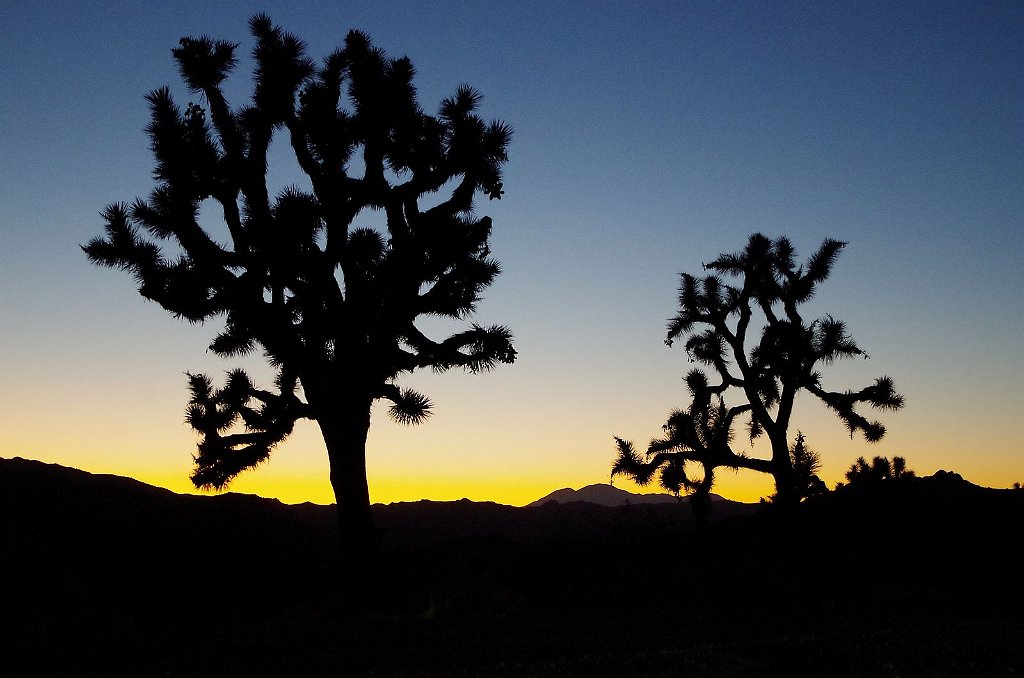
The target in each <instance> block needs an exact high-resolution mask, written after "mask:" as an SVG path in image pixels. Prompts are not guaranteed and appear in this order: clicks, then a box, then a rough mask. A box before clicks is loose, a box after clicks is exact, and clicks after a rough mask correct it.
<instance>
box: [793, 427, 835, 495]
mask: <svg viewBox="0 0 1024 678" xmlns="http://www.w3.org/2000/svg"><path fill="white" fill-rule="evenodd" d="M806 441H807V439H806V437H805V436H804V434H803V433H802V432H800V431H797V432H796V440H795V441H793V446H792V447H791V448H790V449H789V459H790V462H791V463H792V464H793V480H794V483H795V485H796V491H797V495H798V496H799V497H800V498H801V499H807V498H808V497H813V496H816V495H819V494H822V493H824V492H827V491H828V487H827V486H826V485H825V483H824V481H822V479H821V478H819V477H818V471H820V470H821V456H820V455H819V454H818V453H817V452H815V451H814V450H812V449H811V448H809V447H807V443H806Z"/></svg>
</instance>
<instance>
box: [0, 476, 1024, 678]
mask: <svg viewBox="0 0 1024 678" xmlns="http://www.w3.org/2000/svg"><path fill="white" fill-rule="evenodd" d="M715 506H716V507H720V506H721V507H723V508H721V509H716V511H715V517H716V520H715V521H712V522H711V523H710V524H709V525H708V528H707V529H706V530H705V531H704V533H703V535H702V537H701V538H700V539H699V540H695V539H694V538H693V536H692V534H693V533H692V525H693V523H692V521H688V520H684V519H685V518H687V517H688V516H689V512H687V511H679V507H678V506H674V505H673V504H662V505H657V504H651V505H639V504H637V505H631V506H618V507H604V506H596V505H592V504H585V503H573V504H549V505H544V506H536V507H531V508H514V507H510V506H501V505H498V504H491V503H475V502H469V501H456V502H411V503H404V504H393V505H389V506H381V505H375V506H373V507H372V510H373V512H374V516H375V520H376V523H377V525H378V526H379V528H380V529H381V530H382V539H381V544H380V549H381V552H382V555H383V557H382V558H380V560H379V568H378V569H375V570H374V571H373V572H371V573H369V575H368V576H367V578H366V579H365V580H364V582H363V583H364V585H365V586H367V588H369V589H370V590H371V591H372V592H373V598H374V602H375V614H373V615H371V616H369V617H364V618H361V619H351V618H347V617H346V616H344V615H342V614H339V613H338V601H337V598H336V597H335V596H334V595H333V594H331V593H330V590H331V587H330V586H329V583H330V582H331V581H332V580H333V578H334V577H335V576H336V570H337V569H338V567H339V563H340V562H342V560H343V558H344V557H345V554H344V553H343V552H342V550H341V549H340V548H339V544H338V542H337V539H336V538H335V534H336V528H335V517H334V513H333V510H332V509H331V508H330V507H327V506H315V505H310V504H303V505H297V506H287V505H283V504H281V503H280V502H277V501H275V500H268V499H261V498H259V497H252V496H244V495H235V494H225V495H222V496H216V497H197V496H180V495H175V494H172V493H171V492H168V491H166V490H160V489H158V488H153V487H149V486H146V485H143V484H142V483H139V482H136V481H132V480H130V479H126V478H117V477H112V476H97V475H90V474H87V473H82V472H80V471H75V470H73V469H67V468H61V467H58V466H53V465H46V464H41V463H38V462H27V461H24V460H4V459H0V540H2V542H0V543H3V545H4V549H5V551H4V558H2V559H0V600H3V602H4V604H3V605H0V634H2V637H3V638H4V640H5V645H4V651H5V655H4V664H3V670H2V671H0V673H3V674H4V676H11V678H15V677H19V676H26V677H27V676H40V675H105V676H108V675H109V676H116V675H125V676H129V675H130V676H168V675H170V676H193V675H218V676H231V675H238V676H252V675H344V676H353V677H358V676H377V677H380V676H405V677H411V676H442V675H443V676H509V677H510V678H511V677H515V678H518V677H519V676H588V677H589V676H624V675H631V676H632V675H636V676H650V677H656V676H678V675H687V676H690V675H692V676H697V677H700V676H703V677H722V678H724V677H727V676H741V675H787V676H814V675H823V674H825V675H829V676H851V677H853V676H891V675H900V676H905V677H907V676H929V677H930V676H937V675H945V676H985V677H986V678H987V677H988V676H1008V675H1012V673H1013V671H1017V672H1019V670H1020V667H1021V666H1024V646H1022V645H1021V644H1020V642H1019V639H1020V637H1021V633H1022V630H1024V600H1022V597H1024V590H1022V589H1021V588H1020V586H1019V577H1020V575H1019V569H1020V568H1019V563H1020V562H1021V559H1022V558H1024V542H1022V541H1021V540H1020V539H1019V534H1018V533H1019V526H1020V524H1021V521H1022V520H1024V496H1022V494H1021V493H1020V492H1018V491H1013V490H1009V489H1005V490H993V489H987V488H981V487H977V486H975V485H972V484H971V483H969V482H967V481H965V480H964V479H963V478H961V477H959V476H958V475H956V474H955V473H947V472H940V473H937V474H935V475H934V476H929V477H924V478H914V479H908V480H905V481H901V482H882V483H878V484H877V485H876V486H875V488H874V489H873V490H871V491H868V492H850V491H844V492H830V493H827V494H825V495H821V496H818V497H815V498H814V499H813V500H809V501H806V502H802V503H801V504H799V505H798V506H796V507H795V508H794V511H793V512H791V513H790V514H788V515H786V516H785V519H781V516H780V515H779V514H778V513H777V512H774V511H763V512H759V511H758V507H757V506H756V505H740V506H735V505H731V503H725V504H723V502H718V501H716V502H715ZM681 519H682V520H681Z"/></svg>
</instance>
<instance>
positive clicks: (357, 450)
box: [320, 398, 374, 561]
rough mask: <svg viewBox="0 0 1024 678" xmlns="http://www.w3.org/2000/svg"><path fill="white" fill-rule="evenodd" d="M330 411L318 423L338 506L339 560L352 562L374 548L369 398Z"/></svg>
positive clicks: (358, 399) (370, 402)
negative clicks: (368, 461)
mask: <svg viewBox="0 0 1024 678" xmlns="http://www.w3.org/2000/svg"><path fill="white" fill-rule="evenodd" d="M352 400H356V401H357V402H347V403H343V404H340V405H339V406H338V407H336V408H332V409H333V412H334V416H333V417H330V418H326V417H325V418H324V419H321V420H320V431H321V433H322V434H323V437H324V443H325V444H326V446H327V457H328V459H329V460H330V464H331V486H332V487H333V488H334V498H335V501H336V502H337V507H338V526H339V528H340V530H341V538H342V547H343V549H344V553H343V554H342V557H343V558H344V559H345V560H346V561H352V560H355V559H358V558H362V557H366V556H367V555H369V550H370V549H372V548H373V546H374V534H373V519H372V517H371V515H370V493H369V489H368V486H367V483H366V435H367V433H368V432H369V429H370V406H371V404H372V400H371V399H370V398H357V399H352Z"/></svg>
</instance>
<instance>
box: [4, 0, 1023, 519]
mask: <svg viewBox="0 0 1024 678" xmlns="http://www.w3.org/2000/svg"><path fill="white" fill-rule="evenodd" d="M258 11H267V12H268V13H270V15H271V17H272V18H273V19H274V20H275V22H277V23H278V24H280V25H281V26H282V27H283V28H285V29H286V30H289V31H291V32H293V33H295V34H297V35H298V36H300V37H301V38H303V39H304V40H306V42H307V43H308V45H309V51H310V53H311V55H313V56H314V57H316V58H320V57H323V56H326V55H327V54H328V53H329V52H330V51H331V50H332V49H333V48H334V47H335V46H337V45H339V44H340V43H341V41H342V39H343V38H344V35H345V33H346V32H347V31H348V30H349V29H351V28H358V29H361V30H364V31H366V32H368V33H369V34H370V36H371V37H372V38H373V40H374V42H375V43H376V44H377V45H378V46H380V47H382V48H384V49H385V50H387V51H388V52H389V53H390V54H391V55H393V56H399V55H402V54H407V55H408V56H409V57H410V58H411V59H412V62H413V64H414V65H415V66H416V68H417V71H418V81H417V82H418V87H419V92H420V101H421V104H422V105H423V107H424V108H425V109H427V110H428V111H433V110H436V107H437V105H438V103H439V102H440V100H441V99H442V98H443V97H444V96H447V95H449V94H451V93H452V92H453V91H454V90H455V88H456V86H458V85H459V84H460V83H463V82H467V83H470V84H472V85H473V86H474V87H476V88H478V89H479V90H481V91H482V92H483V94H484V96H485V101H484V107H483V113H484V116H485V117H488V118H501V119H503V120H505V121H507V122H508V123H510V124H511V125H512V126H513V127H514V128H515V130H516V135H515V138H514V140H513V144H512V147H511V161H510V163H509V165H508V167H507V172H506V177H505V190H506V194H505V198H504V199H503V200H502V201H501V202H500V203H499V202H498V201H492V202H487V201H484V202H482V203H480V208H481V210H480V211H481V212H482V213H486V214H490V215H491V216H492V217H493V219H494V223H495V232H494V238H493V243H492V251H493V252H494V254H495V256H496V257H497V258H498V259H499V260H500V261H501V262H502V264H503V266H504V273H503V274H502V275H501V276H500V277H499V279H498V281H497V282H496V283H495V284H494V285H493V287H492V288H490V290H489V291H488V293H487V294H486V299H485V301H484V302H483V303H482V304H481V305H480V312H479V314H478V316H477V320H478V321H480V322H482V323H492V322H500V323H504V324H507V325H509V326H511V328H512V329H513V331H514V333H515V336H516V344H517V348H518V350H519V355H520V357H519V360H518V361H517V362H516V364H515V365H513V366H511V367H508V366H502V367H501V368H500V369H498V370H496V371H495V372H492V373H490V374H484V375H465V374H460V373H449V374H445V375H433V374H417V375H415V376H413V377H412V378H410V379H408V380H407V383H408V384H409V385H412V386H415V387H417V388H419V389H421V390H423V391H424V392H426V393H427V394H428V395H430V396H431V397H432V399H433V400H434V402H435V405H436V413H435V415H434V416H433V417H432V419H431V420H429V421H428V422H427V423H426V424H424V425H422V426H419V427H416V428H404V427H401V426H399V425H397V424H394V423H392V422H391V421H389V420H388V419H387V418H386V416H383V414H384V413H383V410H382V411H380V412H378V413H375V416H374V423H373V427H372V429H371V433H370V440H369V445H368V448H369V449H368V469H369V478H370V494H371V498H372V500H373V501H378V502H390V501H400V500H415V499H421V498H430V499H457V498H460V497H468V498H470V499H475V500H486V499H490V500H495V501H500V502H503V503H510V504H522V503H526V502H528V501H531V500H533V499H536V498H538V497H540V496H542V495H543V494H546V493H547V492H550V491H552V490H555V489H557V488H560V487H565V486H572V487H579V486H582V485H586V484H589V483H595V482H606V481H607V479H608V472H609V465H610V462H611V459H612V458H613V456H614V449H613V444H612V436H613V435H618V436H621V437H625V438H630V439H632V440H634V441H636V442H637V443H638V444H639V445H640V446H641V447H642V446H645V445H646V441H647V440H649V438H650V437H652V436H655V435H658V434H659V433H660V426H661V424H662V423H663V422H664V420H665V417H666V415H667V414H668V412H669V410H670V409H672V408H673V407H682V406H685V405H686V404H687V400H686V395H685V392H684V389H683V384H682V381H681V377H682V376H683V374H685V372H686V371H687V370H688V369H689V365H688V364H687V361H686V356H685V353H684V352H683V350H682V348H681V347H680V346H678V345H677V346H676V347H675V348H673V349H670V348H668V347H666V346H665V345H664V344H663V338H664V327H665V322H666V320H667V319H668V318H669V317H671V316H672V315H673V314H674V313H675V311H676V302H675V295H676V286H677V283H678V274H679V272H681V271H689V272H693V273H699V272H700V267H701V263H702V262H704V261H708V260H710V259H713V258H714V257H715V256H716V255H718V254H719V253H721V252H732V251H736V250H738V249H740V248H741V247H742V246H743V244H744V243H745V241H746V238H747V236H748V235H749V234H750V233H752V232H755V231H761V232H764V233H766V234H768V235H771V236H778V235H783V234H784V235H788V236H789V237H790V238H791V239H792V240H793V241H794V242H795V244H796V245H797V248H798V252H799V253H800V254H802V255H805V256H806V255H808V254H810V253H811V251H813V249H814V248H816V247H817V245H818V244H819V243H820V242H821V240H822V239H824V238H826V237H834V238H839V239H843V240H847V241H849V243H850V245H849V247H848V248H847V249H846V251H845V252H844V253H843V256H842V257H841V259H840V261H839V264H838V267H837V269H836V271H835V273H834V275H833V278H832V279H831V280H829V281H828V283H826V285H825V286H824V287H822V288H821V290H820V292H819V294H818V295H817V297H816V298H815V300H814V302H813V304H812V306H813V310H812V311H810V312H809V313H808V314H807V315H821V314H824V313H832V314H833V315H836V316H838V317H841V318H843V319H844V320H846V321H847V323H848V326H849V328H850V330H851V331H852V333H853V335H854V336H855V337H856V339H857V340H858V342H859V343H860V345H861V346H862V348H864V349H866V350H867V351H868V352H869V354H870V356H871V359H870V360H867V361H863V360H857V361H851V362H846V363H842V364H839V365H836V366H834V367H833V368H831V369H830V370H828V371H827V372H826V380H825V381H826V385H828V386H831V387H833V388H846V387H851V388H860V387H861V386H863V385H866V384H867V383H869V382H871V381H872V380H873V379H874V377H876V376H880V375H882V374H888V375H890V376H892V377H893V378H894V380H895V382H896V386H897V389H898V390H899V391H901V392H902V393H903V394H904V395H905V396H906V397H907V406H906V408H905V409H904V410H903V411H901V412H899V413H895V414H891V413H890V414H885V415H884V416H883V417H882V419H883V421H884V422H885V423H886V424H887V426H888V427H889V435H888V436H887V437H886V438H885V440H883V441H882V442H881V443H879V444H877V445H869V444H867V443H865V442H863V440H862V439H860V438H857V439H854V440H851V439H850V438H849V436H848V435H847V434H846V431H845V429H844V428H843V426H842V425H841V424H840V423H839V421H838V420H836V419H835V418H834V417H832V416H831V415H829V414H828V413H827V412H826V411H825V410H824V409H823V408H822V407H821V406H819V405H818V404H817V403H815V402H813V401H811V400H810V399H805V400H802V401H799V402H798V412H797V416H796V418H795V426H794V430H793V432H792V433H793V434H794V435H795V433H796V431H795V429H796V428H799V429H801V430H802V431H803V432H804V433H805V434H806V435H807V442H808V444H809V445H810V446H811V447H812V448H814V449H815V450H817V451H818V452H820V454H821V457H822V461H823V465H824V468H823V472H822V476H823V477H824V479H825V480H826V481H828V482H829V484H832V483H834V482H835V481H837V480H840V479H841V478H842V476H843V472H844V471H845V469H846V468H847V467H848V466H849V464H850V463H851V462H852V461H853V460H854V459H855V458H856V457H857V456H860V455H865V456H871V455H876V454H879V455H885V456H890V457H891V456H893V455H902V456H904V457H906V458H907V459H908V462H909V465H910V466H911V467H912V468H914V469H915V470H917V471H918V473H924V474H929V473H932V472H934V471H936V470H938V469H940V468H941V469H948V470H955V471H957V472H959V473H961V474H962V475H963V476H964V477H966V478H967V479H968V480H971V481H973V482H975V483H979V484H983V485H988V486H995V487H1006V486H1009V485H1010V484H1011V483H1012V482H1014V481H1024V443H1022V442H1021V436H1020V435H1019V430H1020V426H1021V422H1022V421H1024V394H1022V385H1024V357H1022V356H1024V321H1022V318H1024V297H1022V294H1021V290H1022V288H1024V268H1022V266H1021V261H1020V260H1021V258H1022V255H1024V223H1022V222H1024V3H1022V2H1019V1H1018V0H1008V1H1006V2H976V1H975V2H967V1H964V2H955V3H954V2H928V3H920V2H893V1H888V2H858V3H847V2H838V1H837V2H822V1H821V0H808V1H807V2H746V1H737V2H710V1H706V2H654V3H650V2H640V3H628V4H627V3H621V4H613V3H593V2H579V3H576V2H558V3H548V2H536V3H520V2H503V3H476V2H465V3H459V2H436V1H431V2H422V3H418V2H405V3H403V2H394V3H387V4H384V3H373V2H321V3H315V2H307V3H298V2H287V3H284V2H281V3H277V2H263V3H251V2H208V1H204V2H181V1H178V0H171V1H169V2H164V3H160V4H159V6H155V5H153V4H151V3H148V2H137V3H134V2H107V3H87V2H35V1H33V2H29V1H27V0H25V1H14V2H4V3H2V4H0V25H2V26H3V27H4V38H3V40H2V41H0V78H2V86H0V116H2V117H0V120H2V122H3V124H2V127H0V370H2V372H0V374H2V377H0V379H2V382H0V383H2V386H3V388H0V456H3V457H13V456H23V457H29V458H34V459H40V460H43V461H49V462H56V463H61V464H65V465H70V466H76V467H79V468H82V469H85V470H89V471H93V472H104V473H117V474H122V475H129V476H133V477H135V478H138V479H140V480H143V481H146V482H150V483H154V484H158V485H163V486H165V487H169V488H171V489H174V490H176V491H186V490H188V489H189V488H190V487H191V486H190V484H189V482H188V479H187V478H188V473H189V470H190V467H191V454H192V451H193V448H194V444H195V438H194V436H193V434H192V431H191V429H189V427H188V426H187V425H186V424H185V423H184V415H183V413H184V405H185V402H186V400H187V395H186V379H185V374H184V373H185V372H186V371H193V372H195V371H206V372H208V373H212V374H221V373H222V371H223V370H226V369H229V368H231V367H233V366H235V365H236V363H230V362H225V361H221V360H219V359H217V358H214V357H213V356H211V355H210V354H208V353H207V352H206V345H207V343H208V342H209V340H210V338H211V337H212V336H213V334H214V333H215V331H216V329H217V327H216V326H214V325H209V326H202V327H195V326H189V325H187V324H185V323H181V322H176V321H174V320H173V319H172V318H171V317H170V316H169V315H168V314H167V313H166V312H164V311H163V310H162V309H160V308H159V307H158V306H157V305H155V304H153V303H151V302H146V301H144V300H143V299H142V298H141V297H140V296H138V294H137V292H136V291H135V289H134V287H133V286H132V282H131V279H130V277H129V276H127V275H125V274H123V273H120V272H117V271H112V270H107V269H99V268H96V267H93V266H90V265H89V264H88V263H87V262H86V259H85V257H84V255H83V254H82V253H81V251H80V249H79V245H80V244H83V243H85V242H86V241H88V240H89V239H90V238H91V237H93V236H95V235H98V234H99V233H100V232H101V231H102V228H103V222H102V220H101V218H100V216H99V212H100V210H102V209H103V207H104V206H105V205H106V204H108V203H110V202H115V201H130V200H131V199H133V198H134V197H135V196H140V195H145V194H147V193H148V192H149V190H150V189H151V188H152V186H153V183H152V178H151V174H150V172H151V169H152V161H151V158H150V154H149V151H148V142H147V139H146V137H145V135H144V133H143V128H144V126H145V125H146V122H147V116H148V110H147V106H146V103H145V101H144V99H143V97H144V95H145V94H146V93H147V92H148V91H150V90H152V89H154V88H157V87H159V86H161V85H164V84H169V85H171V86H172V88H173V90H174V92H175V93H176V96H177V97H178V101H179V103H180V104H182V105H184V104H187V103H188V102H189V101H190V96H189V94H188V92H187V91H186V90H185V89H184V87H183V86H182V85H181V83H180V80H179V78H178V75H177V72H176V68H175V65H174V63H173V61H172V59H171V54H170V50H171V48H172V47H174V46H176V45H177V43H178V39H179V38H180V37H182V36H185V35H199V34H208V35H211V36H213V37H217V38H223V39H228V40H232V41H235V42H239V43H241V44H242V49H241V50H240V53H241V54H242V55H243V56H244V55H247V54H248V51H249V49H250V47H251V45H252V43H251V40H250V38H249V35H248V33H247V28H246V21H247V19H248V17H249V16H251V15H252V14H254V13H256V12H258ZM245 66H246V63H245V62H244V61H243V64H242V67H241V68H240V69H239V70H238V71H237V73H236V76H235V77H234V79H233V80H232V81H230V84H229V87H228V91H229V94H230V95H232V97H233V100H234V101H235V102H236V103H241V102H242V101H243V99H244V97H246V96H247V93H248V89H247V88H248V85H249V82H250V80H249V72H248V70H247V68H246V67H245ZM274 157H275V158H276V159H277V160H276V161H272V162H274V164H273V166H272V167H271V172H270V179H271V182H272V184H273V186H275V187H283V186H285V185H287V184H290V183H292V182H297V181H299V178H298V175H297V174H296V170H295V168H294V164H293V163H292V162H291V161H290V158H289V157H288V156H287V154H285V153H275V154H274ZM368 219H369V217H368ZM250 364H258V360H256V361H255V362H250ZM318 436H319V434H318V431H317V430H315V429H313V428H312V427H308V426H307V427H305V428H300V429H299V430H298V431H297V432H296V433H295V434H294V436H293V437H292V438H291V439H290V440H289V441H288V442H287V443H286V444H285V445H283V446H282V447H281V448H279V449H278V450H277V452H276V454H275V456H274V458H273V459H272V461H271V462H270V463H268V464H266V465H264V466H262V467H260V468H258V469H256V470H253V471H249V472H248V473H246V474H244V475H243V476H241V477H240V478H239V479H238V480H237V481H235V483H234V484H233V486H232V488H231V489H233V490H235V491H242V492H253V493H258V494H262V495H265V496H276V497H279V498H281V499H282V500H284V501H288V502H299V501H305V500H309V501H316V502H323V503H326V502H329V501H331V500H332V498H331V493H330V487H329V484H328V482H327V462H326V455H325V453H324V451H323V445H322V441H321V440H320V439H319V437H318ZM740 437H742V434H741V435H740ZM753 453H754V454H761V455H764V454H766V450H765V449H764V448H763V446H761V445H759V446H758V447H755V448H754V449H753ZM617 484H620V485H622V486H625V487H627V488H629V487H630V486H629V485H628V483H625V482H618V483H617ZM716 491H717V492H719V493H720V494H723V495H725V496H729V497H732V498H736V499H740V500H756V499H757V498H758V497H760V496H763V495H766V494H769V493H770V492H771V491H772V488H771V483H770V481H769V479H767V478H766V477H763V476H759V475H757V474H754V473H752V472H747V471H744V472H741V473H736V474H732V473H729V472H723V473H721V474H720V481H719V483H718V485H717V486H716Z"/></svg>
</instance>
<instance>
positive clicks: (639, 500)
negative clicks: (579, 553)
mask: <svg viewBox="0 0 1024 678" xmlns="http://www.w3.org/2000/svg"><path fill="white" fill-rule="evenodd" d="M711 497H712V499H713V500H717V499H720V497H718V496H717V495H712V496H711ZM577 501H582V502H587V503H589V504H598V505H599V506H622V505H624V504H672V503H675V502H678V501H679V499H678V498H677V497H676V496H675V495H672V494H667V493H664V492H648V493H643V494H640V493H636V492H628V491H626V490H623V489H621V488H618V487H615V486H614V485H609V484H608V483H595V484H594V485H587V486H586V487H581V488H580V489H578V490H574V489H572V488H571V487H564V488H562V489H560V490H555V491H554V492H552V493H551V494H548V495H545V496H544V497H541V498H540V499H538V500H537V501H535V502H531V503H529V504H527V506H543V505H544V504H547V503H549V502H555V503H556V504H571V503H573V502H577Z"/></svg>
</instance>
